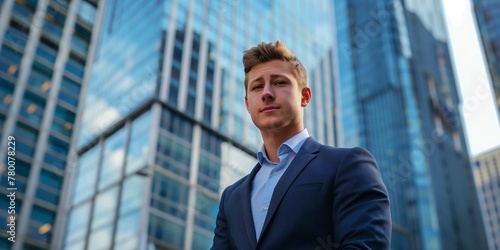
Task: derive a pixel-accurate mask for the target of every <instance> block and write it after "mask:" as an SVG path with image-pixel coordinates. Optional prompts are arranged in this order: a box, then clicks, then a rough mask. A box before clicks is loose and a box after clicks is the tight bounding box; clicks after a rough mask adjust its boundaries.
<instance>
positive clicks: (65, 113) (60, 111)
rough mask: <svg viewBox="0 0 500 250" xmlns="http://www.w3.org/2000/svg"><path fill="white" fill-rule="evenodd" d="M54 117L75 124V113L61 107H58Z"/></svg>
mask: <svg viewBox="0 0 500 250" xmlns="http://www.w3.org/2000/svg"><path fill="white" fill-rule="evenodd" d="M54 116H56V117H58V118H60V119H62V120H64V121H68V122H73V121H74V120H75V113H74V112H72V111H69V110H67V109H65V108H63V107H61V106H59V105H58V106H57V107H56V111H55V114H54Z"/></svg>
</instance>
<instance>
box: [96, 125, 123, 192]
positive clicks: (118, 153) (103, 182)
mask: <svg viewBox="0 0 500 250" xmlns="http://www.w3.org/2000/svg"><path fill="white" fill-rule="evenodd" d="M124 160H125V128H122V129H121V130H120V131H118V132H116V133H115V134H114V135H112V136H111V137H109V138H107V139H106V141H105V142H104V155H103V160H102V167H101V172H100V177H99V189H102V188H104V187H106V186H107V185H109V184H112V183H113V182H116V181H118V180H119V179H120V177H121V175H122V169H123V162H124Z"/></svg>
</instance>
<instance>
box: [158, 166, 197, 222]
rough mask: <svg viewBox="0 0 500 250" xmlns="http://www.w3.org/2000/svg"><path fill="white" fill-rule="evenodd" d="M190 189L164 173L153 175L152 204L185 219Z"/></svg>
mask: <svg viewBox="0 0 500 250" xmlns="http://www.w3.org/2000/svg"><path fill="white" fill-rule="evenodd" d="M188 193H189V189H188V187H187V186H185V185H183V184H181V183H180V182H177V181H175V180H173V179H170V178H168V177H166V176H164V175H162V174H159V173H157V174H155V175H154V177H153V190H152V197H151V206H152V207H154V208H156V209H158V210H159V211H162V212H164V213H167V214H170V215H173V216H175V217H176V218H179V219H182V220H185V219H186V216H187V202H188Z"/></svg>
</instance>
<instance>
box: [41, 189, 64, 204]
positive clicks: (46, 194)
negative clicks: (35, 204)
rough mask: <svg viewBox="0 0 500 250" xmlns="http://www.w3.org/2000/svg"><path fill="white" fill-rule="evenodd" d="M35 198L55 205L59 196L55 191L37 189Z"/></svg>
mask: <svg viewBox="0 0 500 250" xmlns="http://www.w3.org/2000/svg"><path fill="white" fill-rule="evenodd" d="M35 197H36V198H38V199H40V200H42V201H44V202H48V203H51V204H53V205H57V204H58V202H59V194H57V191H56V192H54V191H49V190H46V189H43V188H38V189H37V190H36V194H35Z"/></svg>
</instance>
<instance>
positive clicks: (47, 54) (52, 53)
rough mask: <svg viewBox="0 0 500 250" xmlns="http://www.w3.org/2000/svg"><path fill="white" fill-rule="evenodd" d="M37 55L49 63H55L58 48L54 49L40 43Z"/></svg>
mask: <svg viewBox="0 0 500 250" xmlns="http://www.w3.org/2000/svg"><path fill="white" fill-rule="evenodd" d="M36 55H37V56H39V57H40V58H42V59H44V60H46V61H47V62H50V63H54V62H55V61H56V57H57V48H52V47H51V46H47V45H45V44H44V43H39V44H38V48H37V50H36Z"/></svg>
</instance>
